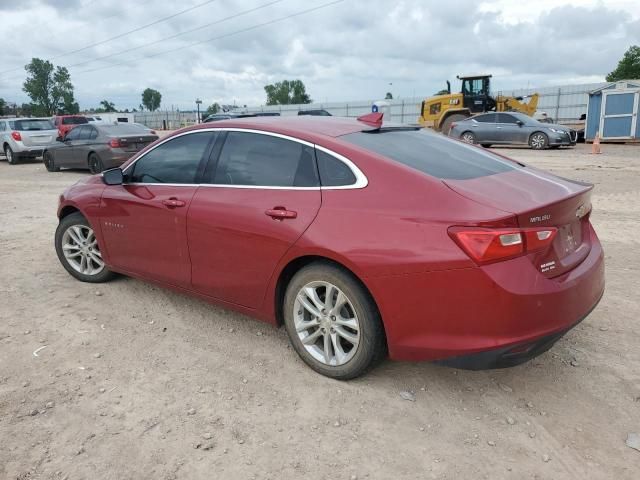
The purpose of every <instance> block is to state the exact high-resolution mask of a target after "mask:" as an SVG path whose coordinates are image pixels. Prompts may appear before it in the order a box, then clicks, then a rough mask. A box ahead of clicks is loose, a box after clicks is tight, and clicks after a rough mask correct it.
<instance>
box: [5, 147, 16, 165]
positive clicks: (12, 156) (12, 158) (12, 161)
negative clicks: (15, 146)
mask: <svg viewBox="0 0 640 480" xmlns="http://www.w3.org/2000/svg"><path fill="white" fill-rule="evenodd" d="M4 156H5V157H7V162H9V165H15V164H16V162H17V159H16V155H15V153H13V150H11V147H10V146H9V145H6V146H5V147H4Z"/></svg>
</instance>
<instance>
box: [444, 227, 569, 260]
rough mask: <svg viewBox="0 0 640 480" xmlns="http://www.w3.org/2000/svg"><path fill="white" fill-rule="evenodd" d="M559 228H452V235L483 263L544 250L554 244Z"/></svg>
mask: <svg viewBox="0 0 640 480" xmlns="http://www.w3.org/2000/svg"><path fill="white" fill-rule="evenodd" d="M557 232H558V230H557V229H556V228H555V227H544V228H524V229H522V228H481V227H450V228H449V236H451V238H452V239H453V240H454V241H455V242H456V243H457V244H458V246H460V248H462V250H464V252H465V253H466V254H467V255H469V257H471V259H472V260H473V261H474V262H476V263H477V264H480V265H482V264H486V263H492V262H497V261H500V260H507V259H509V258H514V257H518V256H520V255H525V254H527V253H531V252H536V251H538V250H543V249H545V248H547V247H548V246H549V245H551V243H552V242H553V239H554V237H555V236H556V233H557Z"/></svg>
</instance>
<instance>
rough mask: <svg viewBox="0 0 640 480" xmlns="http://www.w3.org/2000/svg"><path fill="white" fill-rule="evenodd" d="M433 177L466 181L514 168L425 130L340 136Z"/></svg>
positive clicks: (487, 154) (470, 147)
mask: <svg viewBox="0 0 640 480" xmlns="http://www.w3.org/2000/svg"><path fill="white" fill-rule="evenodd" d="M340 138H341V139H343V140H346V141H347V142H350V143H353V144H355V145H358V146H360V147H363V148H365V149H367V150H370V151H372V152H375V153H378V154H380V155H383V156H385V157H387V158H390V159H391V160H395V161H396V162H399V163H402V164H404V165H407V166H408V167H411V168H414V169H416V170H418V171H420V172H422V173H426V174H427V175H431V176H432V177H436V178H441V179H451V180H466V179H470V178H478V177H485V176H487V175H494V174H496V173H503V172H509V171H511V170H515V169H516V164H512V163H511V162H508V161H506V160H502V159H501V158H499V157H497V156H495V155H492V154H491V153H488V152H485V151H483V150H481V149H479V148H478V147H474V146H472V145H465V144H463V143H461V142H457V141H454V140H449V139H447V138H446V137H444V136H442V135H439V134H435V133H431V132H427V131H425V130H410V131H406V130H404V131H399V130H397V131H378V132H377V133H366V132H357V133H351V134H348V135H344V136H342V137H340Z"/></svg>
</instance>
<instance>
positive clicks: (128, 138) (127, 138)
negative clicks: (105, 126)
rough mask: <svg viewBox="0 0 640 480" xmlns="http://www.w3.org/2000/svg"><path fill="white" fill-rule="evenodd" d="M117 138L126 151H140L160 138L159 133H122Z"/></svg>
mask: <svg viewBox="0 0 640 480" xmlns="http://www.w3.org/2000/svg"><path fill="white" fill-rule="evenodd" d="M114 138H116V139H117V140H118V141H119V142H120V148H122V149H123V150H124V151H125V152H139V151H140V150H142V149H143V148H144V147H146V146H147V145H149V144H150V143H153V142H155V141H156V140H157V139H158V136H157V135H147V134H144V133H143V134H142V135H120V136H117V137H114Z"/></svg>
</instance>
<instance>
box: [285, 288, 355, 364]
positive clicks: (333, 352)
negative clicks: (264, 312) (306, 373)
mask: <svg viewBox="0 0 640 480" xmlns="http://www.w3.org/2000/svg"><path fill="white" fill-rule="evenodd" d="M293 309H294V312H293V318H294V324H295V329H296V333H297V334H298V338H299V339H300V341H301V342H302V345H303V346H304V348H305V349H306V350H307V352H309V354H310V355H311V356H312V357H313V358H315V359H316V360H317V361H319V362H321V363H323V364H325V365H330V366H339V365H344V364H345V363H347V362H348V361H349V360H351V359H352V358H353V356H354V355H355V353H356V351H357V350H358V345H359V343H360V323H359V321H358V316H357V314H356V312H355V309H354V307H353V304H352V303H351V301H350V300H349V299H348V298H347V296H346V295H345V294H344V292H343V291H342V290H340V289H339V288H338V287H336V286H335V285H333V284H332V283H329V282H324V281H316V282H310V283H308V284H306V285H305V286H304V287H302V288H301V289H300V291H299V292H298V294H297V295H296V300H295V303H294V306H293Z"/></svg>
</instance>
